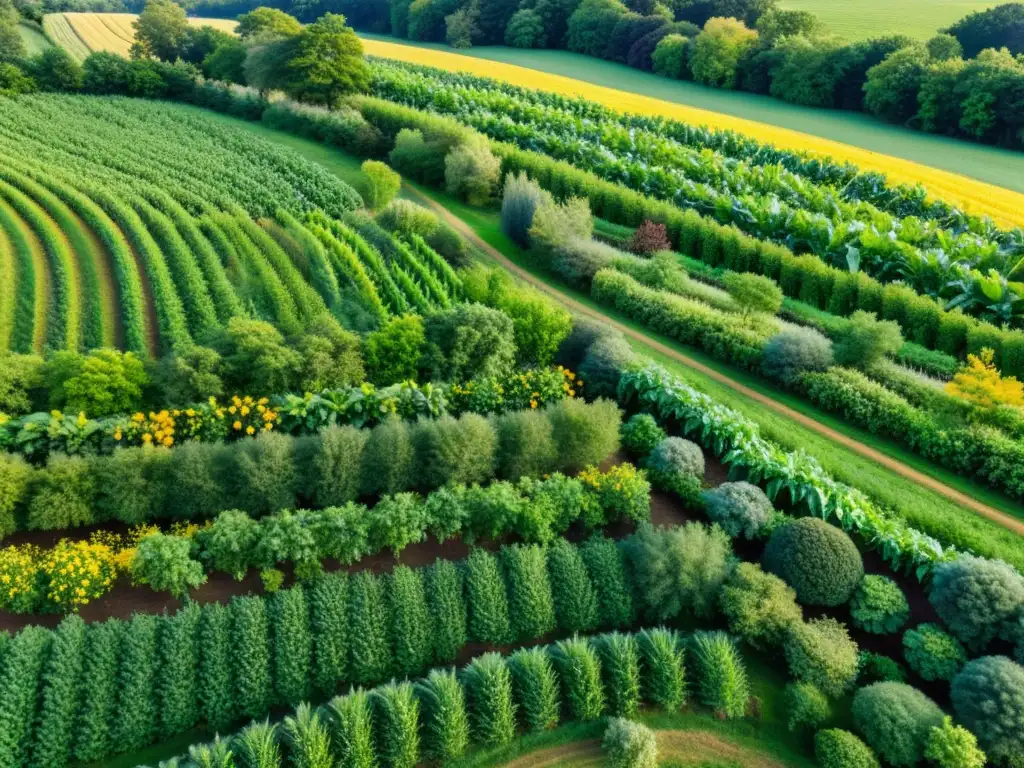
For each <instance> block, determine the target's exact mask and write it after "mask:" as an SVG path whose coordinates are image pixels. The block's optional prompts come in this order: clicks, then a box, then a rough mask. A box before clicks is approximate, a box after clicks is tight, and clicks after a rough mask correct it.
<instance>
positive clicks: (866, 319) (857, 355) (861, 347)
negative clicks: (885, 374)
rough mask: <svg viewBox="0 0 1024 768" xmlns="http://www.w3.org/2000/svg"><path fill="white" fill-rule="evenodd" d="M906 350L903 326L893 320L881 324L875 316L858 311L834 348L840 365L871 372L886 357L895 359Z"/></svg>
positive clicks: (850, 319) (852, 316)
mask: <svg viewBox="0 0 1024 768" xmlns="http://www.w3.org/2000/svg"><path fill="white" fill-rule="evenodd" d="M902 346H903V334H902V332H901V331H900V325H899V323H897V322H896V321H894V320H878V319H876V317H875V313H874V312H864V311H863V310H858V311H856V312H854V313H853V314H852V315H850V317H849V322H847V323H846V324H845V326H844V328H843V331H842V333H841V334H840V335H839V338H838V340H837V341H836V344H835V347H834V353H835V360H836V363H838V364H839V365H847V366H852V367H857V368H862V369H866V368H870V367H871V366H872V365H874V364H875V363H877V362H878V361H879V360H881V359H882V358H883V357H885V356H888V355H894V354H896V352H898V351H899V348H900V347H902Z"/></svg>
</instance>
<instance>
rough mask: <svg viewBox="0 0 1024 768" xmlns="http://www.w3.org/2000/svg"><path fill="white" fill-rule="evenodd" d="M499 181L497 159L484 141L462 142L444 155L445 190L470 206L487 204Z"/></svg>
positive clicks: (498, 161)
mask: <svg viewBox="0 0 1024 768" xmlns="http://www.w3.org/2000/svg"><path fill="white" fill-rule="evenodd" d="M500 178H501V160H500V159H498V158H497V157H496V156H495V155H494V153H493V152H491V147H490V144H489V143H488V141H487V140H486V139H484V138H477V139H474V140H471V141H464V142H462V143H461V144H459V145H458V146H456V147H454V148H453V149H452V151H451V152H449V153H448V154H447V155H446V156H445V159H444V180H445V188H446V189H447V191H448V193H449V194H450V195H453V196H455V197H457V198H459V199H461V200H465V201H466V202H467V203H469V204H470V205H475V206H478V207H480V206H484V205H487V204H488V203H489V202H490V201H491V198H492V197H493V196H494V190H495V187H497V185H498V180H499V179H500Z"/></svg>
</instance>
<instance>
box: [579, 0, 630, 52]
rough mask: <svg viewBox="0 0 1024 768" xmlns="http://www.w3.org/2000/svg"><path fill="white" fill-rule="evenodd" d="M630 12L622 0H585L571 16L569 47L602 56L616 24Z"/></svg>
mask: <svg viewBox="0 0 1024 768" xmlns="http://www.w3.org/2000/svg"><path fill="white" fill-rule="evenodd" d="M628 12H629V9H627V8H626V6H625V5H623V4H622V3H621V2H620V0H583V2H581V3H580V4H579V5H578V6H577V7H576V10H575V11H574V12H573V14H572V15H571V16H570V17H569V25H568V32H567V39H566V42H567V47H568V48H569V50H570V51H576V52H577V53H585V54H588V55H590V56H601V55H602V54H603V53H604V51H605V48H606V46H607V45H608V40H609V38H610V37H611V34H612V30H613V29H614V28H615V25H616V24H617V23H618V22H619V20H620V19H621V18H622V17H623V16H625V15H626V14H627V13H628Z"/></svg>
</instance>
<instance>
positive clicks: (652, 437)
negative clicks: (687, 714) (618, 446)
mask: <svg viewBox="0 0 1024 768" xmlns="http://www.w3.org/2000/svg"><path fill="white" fill-rule="evenodd" d="M620 435H621V437H622V445H623V446H624V447H625V448H626V450H627V451H629V452H630V453H633V454H636V455H637V456H646V455H647V454H649V453H650V452H651V451H653V450H654V449H655V447H656V446H657V445H658V444H659V443H660V442H661V441H662V440H664V439H665V438H666V437H667V435H666V434H665V430H663V429H662V428H661V427H659V426H658V422H657V421H655V420H654V417H653V416H651V414H649V413H638V414H636V415H635V416H632V417H630V419H629V421H627V422H626V423H625V424H623V425H622V429H621V430H620ZM701 458H703V455H702V457H701Z"/></svg>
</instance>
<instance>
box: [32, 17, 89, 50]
mask: <svg viewBox="0 0 1024 768" xmlns="http://www.w3.org/2000/svg"><path fill="white" fill-rule="evenodd" d="M43 31H45V32H46V35H47V37H49V39H50V40H52V41H53V42H54V43H55V44H56V45H59V46H60V47H61V48H63V49H64V50H65V51H67V52H68V53H70V54H71V56H72V57H73V58H74V59H76V60H77V61H82V60H83V59H85V57H86V56H88V55H89V54H90V53H92V51H90V50H89V46H87V45H86V44H85V41H84V40H82V38H80V37H79V36H78V33H77V32H75V30H74V28H73V27H72V26H71V22H70V21H69V20H68V19H67V17H66V15H65V14H63V13H49V14H47V15H46V16H44V17H43Z"/></svg>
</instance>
